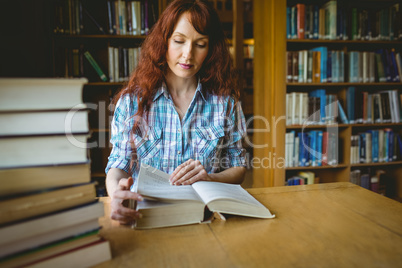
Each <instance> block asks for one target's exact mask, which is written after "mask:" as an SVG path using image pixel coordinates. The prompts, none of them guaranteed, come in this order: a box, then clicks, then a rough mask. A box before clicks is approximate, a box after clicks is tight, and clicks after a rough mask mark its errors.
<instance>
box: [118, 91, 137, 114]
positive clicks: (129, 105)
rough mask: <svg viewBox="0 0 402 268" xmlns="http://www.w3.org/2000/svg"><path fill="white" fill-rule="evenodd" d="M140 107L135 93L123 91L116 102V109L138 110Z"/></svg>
mask: <svg viewBox="0 0 402 268" xmlns="http://www.w3.org/2000/svg"><path fill="white" fill-rule="evenodd" d="M137 109H138V103H137V97H136V96H135V95H134V94H131V93H127V92H123V93H122V94H121V95H120V97H119V98H118V100H117V102H116V107H115V110H116V111H117V110H123V111H125V112H136V111H137Z"/></svg>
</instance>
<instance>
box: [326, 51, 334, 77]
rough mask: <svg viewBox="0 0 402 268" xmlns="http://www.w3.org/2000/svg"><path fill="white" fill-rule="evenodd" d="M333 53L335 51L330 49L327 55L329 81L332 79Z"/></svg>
mask: <svg viewBox="0 0 402 268" xmlns="http://www.w3.org/2000/svg"><path fill="white" fill-rule="evenodd" d="M332 54H333V51H328V55H327V82H328V83H331V82H333V81H332Z"/></svg>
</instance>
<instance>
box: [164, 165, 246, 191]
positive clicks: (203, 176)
mask: <svg viewBox="0 0 402 268" xmlns="http://www.w3.org/2000/svg"><path fill="white" fill-rule="evenodd" d="M245 174H246V168H245V167H231V168H228V169H226V170H224V171H222V172H219V173H213V174H208V173H207V171H206V170H205V168H204V166H203V165H202V164H201V162H200V161H199V160H193V159H189V160H187V161H186V162H184V163H183V164H181V165H180V166H178V167H177V168H176V169H175V171H174V172H173V173H172V175H170V183H171V184H173V185H188V184H193V183H194V182H196V181H216V182H225V183H237V184H240V183H242V182H243V180H244V176H245Z"/></svg>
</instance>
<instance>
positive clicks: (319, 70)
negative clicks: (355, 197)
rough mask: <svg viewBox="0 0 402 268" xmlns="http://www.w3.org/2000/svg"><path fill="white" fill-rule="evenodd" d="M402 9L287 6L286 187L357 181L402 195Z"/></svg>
mask: <svg viewBox="0 0 402 268" xmlns="http://www.w3.org/2000/svg"><path fill="white" fill-rule="evenodd" d="M401 7H402V6H401V3H399V2H398V1H369V2H367V1H341V0H339V1H327V2H326V3H324V4H322V1H288V2H287V23H286V25H287V28H286V36H287V52H286V60H287V65H286V66H287V67H286V107H287V108H286V137H285V139H286V146H285V151H286V152H285V156H286V157H285V158H286V181H285V184H286V185H295V184H304V183H312V182H313V181H315V182H329V181H351V182H353V183H356V184H359V185H361V186H362V187H365V188H367V189H370V190H372V191H376V192H379V193H381V194H384V195H387V196H389V197H392V198H396V199H398V198H401V197H402V176H401V175H400V174H402V168H401V167H402V165H401V164H402V105H401V103H402V83H401V81H402V79H401V78H402V65H401V64H402V59H401V53H402V50H401V47H402V46H401V44H402V41H401V40H402V16H401V14H402V13H401V10H400V8H401ZM308 176H312V177H314V178H315V180H313V179H310V180H309V179H308Z"/></svg>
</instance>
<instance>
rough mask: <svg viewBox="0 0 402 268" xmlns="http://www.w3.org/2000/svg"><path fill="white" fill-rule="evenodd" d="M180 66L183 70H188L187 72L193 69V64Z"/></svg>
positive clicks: (181, 64)
mask: <svg viewBox="0 0 402 268" xmlns="http://www.w3.org/2000/svg"><path fill="white" fill-rule="evenodd" d="M179 65H180V67H181V68H183V69H186V70H188V69H190V68H191V67H193V65H192V64H184V63H179Z"/></svg>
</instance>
